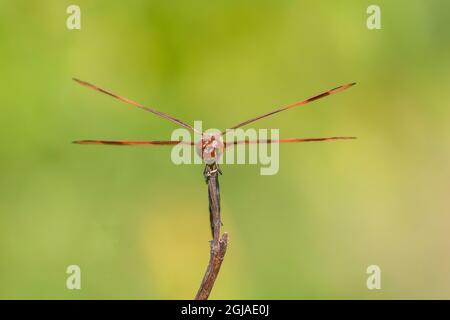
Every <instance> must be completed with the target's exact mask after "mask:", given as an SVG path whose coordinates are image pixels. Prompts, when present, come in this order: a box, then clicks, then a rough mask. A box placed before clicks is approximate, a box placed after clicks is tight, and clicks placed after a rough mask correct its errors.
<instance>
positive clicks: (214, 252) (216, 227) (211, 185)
mask: <svg viewBox="0 0 450 320" xmlns="http://www.w3.org/2000/svg"><path fill="white" fill-rule="evenodd" d="M219 173H220V170H219V168H218V167H217V165H215V164H214V165H207V166H206V169H205V173H204V174H205V177H206V182H207V183H208V198H209V216H210V223H211V232H212V236H213V239H212V240H211V241H210V257H209V263H208V267H207V268H206V272H205V275H204V276H203V280H202V283H201V284H200V288H199V289H198V292H197V295H196V296H195V300H207V299H208V297H209V295H210V293H211V290H212V288H213V286H214V282H215V281H216V278H217V275H218V274H219V270H220V267H221V266H222V261H223V259H224V257H225V253H226V252H227V246H228V234H227V233H226V232H225V233H224V234H223V235H222V237H220V226H221V225H222V223H221V221H220V188H219Z"/></svg>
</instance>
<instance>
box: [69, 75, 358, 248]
mask: <svg viewBox="0 0 450 320" xmlns="http://www.w3.org/2000/svg"><path fill="white" fill-rule="evenodd" d="M73 80H74V81H76V82H77V83H79V84H80V85H82V86H85V87H87V88H90V89H93V90H95V91H98V92H101V93H103V94H106V95H108V96H111V97H113V98H115V99H118V100H120V101H122V102H125V103H127V104H129V105H131V106H134V107H137V108H140V109H142V110H144V111H147V112H150V113H153V114H155V115H157V116H159V117H161V118H164V119H167V120H169V121H171V122H173V123H176V124H177V125H179V126H181V127H184V128H186V129H188V130H191V131H193V132H194V133H197V134H200V135H201V139H200V141H198V142H197V143H195V142H190V141H183V140H150V141H128V140H77V141H73V143H76V144H84V145H87V144H88V145H89V144H90V145H114V146H174V145H178V144H187V145H191V146H195V147H196V150H197V153H198V154H199V156H200V157H201V158H202V159H203V160H204V162H205V169H204V171H203V176H204V178H205V181H206V183H207V185H208V200H209V213H210V227H211V233H212V236H213V241H214V242H217V241H219V237H220V227H221V225H222V222H221V218H220V187H219V175H221V174H222V171H221V169H220V167H219V156H220V155H221V154H222V153H223V151H224V150H225V149H227V148H230V147H233V146H236V145H240V144H255V143H256V144H273V143H300V142H318V141H333V140H348V139H356V137H346V136H337V137H325V138H283V139H257V140H250V139H246V140H239V141H230V142H227V141H225V142H223V136H224V135H225V134H226V133H227V132H228V130H234V129H237V128H241V127H243V126H245V125H248V124H250V123H253V122H255V121H258V120H261V119H263V118H266V117H269V116H272V115H274V114H277V113H280V112H282V111H286V110H289V109H292V108H295V107H299V106H302V105H305V104H308V103H310V102H313V101H316V100H318V99H321V98H324V97H327V96H330V95H332V94H335V93H338V92H341V91H344V90H346V89H348V88H350V87H352V86H354V85H355V84H356V83H354V82H353V83H349V84H345V85H341V86H338V87H336V88H333V89H331V90H328V91H324V92H322V93H319V94H317V95H314V96H312V97H310V98H307V99H304V100H301V101H298V102H295V103H292V104H290V105H287V106H283V107H280V108H277V109H275V110H273V111H270V112H267V113H264V114H262V115H259V116H257V117H253V118H251V119H249V120H246V121H244V122H241V123H239V124H237V125H235V126H232V127H230V128H228V129H226V130H225V131H223V132H221V133H217V134H207V133H203V132H199V130H197V129H196V128H194V127H193V126H191V125H190V124H188V123H187V122H185V121H182V120H180V119H178V118H175V117H173V116H171V115H169V114H167V113H164V112H161V111H158V110H156V109H153V108H150V107H147V106H144V105H142V104H140V103H138V102H136V101H133V100H131V99H128V98H125V97H122V96H119V95H117V94H115V93H112V92H111V91H109V90H106V89H103V88H100V87H98V86H96V85H93V84H91V83H89V82H86V81H83V80H79V79H76V78H73Z"/></svg>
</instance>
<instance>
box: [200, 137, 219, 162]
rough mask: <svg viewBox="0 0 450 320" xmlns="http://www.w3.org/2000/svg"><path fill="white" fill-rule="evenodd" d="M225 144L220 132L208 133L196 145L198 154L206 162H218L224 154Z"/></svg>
mask: <svg viewBox="0 0 450 320" xmlns="http://www.w3.org/2000/svg"><path fill="white" fill-rule="evenodd" d="M223 148H224V144H223V141H222V136H221V135H220V134H206V133H204V134H203V136H202V140H200V141H199V142H198V143H197V145H196V150H197V154H198V155H199V156H200V157H201V158H202V159H203V161H205V163H206V164H212V163H217V162H218V161H219V158H220V157H221V156H222V154H223Z"/></svg>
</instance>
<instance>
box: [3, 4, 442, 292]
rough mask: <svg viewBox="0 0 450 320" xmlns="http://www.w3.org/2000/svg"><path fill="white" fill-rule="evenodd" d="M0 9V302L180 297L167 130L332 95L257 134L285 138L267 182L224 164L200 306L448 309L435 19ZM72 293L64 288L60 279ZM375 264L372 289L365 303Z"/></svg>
mask: <svg viewBox="0 0 450 320" xmlns="http://www.w3.org/2000/svg"><path fill="white" fill-rule="evenodd" d="M73 3H74V2H73V1H50V0H47V1H39V2H37V1H26V0H15V1H11V0H10V1H7V0H1V1H0V16H1V19H0V73H1V77H0V86H1V89H0V98H1V99H0V103H1V107H0V133H1V134H0V139H1V149H0V150H1V157H0V298H3V299H14V298H24V299H32V298H37V299H48V298H56V299H91V298H98V299H108V298H118V299H190V298H193V296H194V295H195V293H196V291H197V288H198V285H199V284H200V281H201V279H202V277H203V273H204V271H205V268H206V265H207V262H208V259H209V246H208V240H209V239H210V230H209V220H208V205H207V203H208V202H207V189H206V185H205V184H204V181H203V177H202V170H203V167H202V166H201V165H182V166H176V165H174V164H173V163H172V162H171V160H170V148H165V147H137V148H133V147H131V148H125V147H123V148H121V147H111V146H78V145H72V144H71V143H70V142H71V141H72V140H75V139H88V138H104V139H105V138H107V139H169V138H170V135H171V132H172V130H174V129H175V128H177V127H176V125H174V124H172V123H170V122H167V121H165V120H164V119H160V118H158V117H156V116H153V115H151V114H149V113H145V112H143V111H141V110H138V109H134V108H131V107H128V106H126V105H125V104H122V103H120V102H118V101H116V100H114V99H111V98H110V97H107V96H104V95H101V94H99V93H96V92H94V91H92V90H88V89H86V88H83V87H81V86H79V85H77V84H76V83H74V82H73V81H71V78H72V77H78V78H81V79H84V80H87V81H90V82H93V83H96V84H98V85H101V86H104V87H106V88H109V89H111V90H113V91H115V92H117V93H119V94H122V95H124V96H127V97H129V98H132V99H136V100H137V101H141V102H143V103H145V104H148V105H150V106H154V107H155V108H158V109H159V110H161V111H164V112H167V113H169V114H173V115H175V116H178V117H180V118H181V119H184V120H186V121H189V122H193V121H194V120H203V121H204V126H205V127H206V128H208V127H214V128H226V127H227V126H231V125H233V124H236V123H239V122H240V121H242V120H245V119H247V118H249V117H253V116H255V115H258V114H260V113H262V112H266V111H270V110H272V109H273V108H275V107H278V106H281V105H285V104H289V103H292V102H294V101H297V100H299V99H302V98H306V97H308V96H311V95H313V94H316V93H319V92H321V91H322V90H327V89H330V88H333V87H335V86H337V85H339V84H343V83H348V82H353V81H356V82H357V83H358V85H357V86H356V87H353V88H352V89H350V90H348V91H345V92H343V93H340V94H338V95H334V96H332V97H328V98H326V99H323V100H320V101H317V102H315V103H314V104H310V105H308V107H305V108H299V109H293V110H290V111H288V112H285V113H281V114H279V115H277V116H273V117H270V118H266V119H264V120H262V121H260V122H257V123H255V125H254V126H253V127H255V128H279V129H280V134H281V136H283V137H320V136H335V135H354V136H357V137H358V138H359V139H358V140H356V141H342V142H330V143H315V144H313V143H311V144H297V145H294V144H289V145H283V146H281V152H280V156H281V158H280V171H279V173H278V174H277V175H274V176H261V175H260V174H259V169H260V166H258V165H225V166H224V167H223V171H224V175H223V176H222V179H221V189H222V190H221V191H222V208H223V211H222V216H223V222H224V228H223V229H224V230H225V231H227V232H228V233H229V235H230V246H229V250H228V253H227V256H226V259H225V262H224V264H223V268H222V270H221V272H220V275H219V278H218V280H217V282H216V285H215V287H214V289H213V292H212V295H211V298H215V299H304V298H310V299H319V298H322V299H331V298H336V299H346V298H357V299H380V298H387V299H393V298H406V299H415V298H438V299H443V298H450V275H449V273H450V215H449V213H450V212H449V211H450V205H449V191H450V186H449V181H450V168H449V162H450V129H449V119H450V118H449V117H450V110H449V98H450V90H449V85H450V42H449V39H450V37H449V36H450V34H449V33H450V32H449V28H448V21H449V19H450V3H449V2H448V1H445V0H441V1H438V0H432V1H419V0H414V1H411V0H397V1H387V0H378V1H376V4H378V5H379V6H380V7H381V10H382V12H381V13H382V16H381V18H382V29H381V30H368V29H367V27H366V19H367V17H368V15H367V13H366V9H367V7H368V6H369V5H370V4H373V2H372V1H339V2H338V1H320V2H318V1H294V0H277V1H267V0H245V1H242V0H226V1H225V0H217V1H200V0H194V1H181V0H176V1H170V2H169V1H162V0H159V1H156V0H153V1H144V0H141V1H138V0H131V1H127V2H119V1H117V2H112V1H106V0H101V1H100V0H97V1H87V0H77V1H76V4H77V5H79V6H80V7H81V24H82V25H81V30H72V31H71V30H68V29H67V28H66V19H67V17H68V14H67V13H66V8H67V7H68V6H69V5H70V4H73ZM71 264H76V265H79V266H80V267H81V272H82V275H81V277H82V279H81V281H82V289H81V290H79V291H77V290H67V289H66V278H67V276H68V275H67V274H66V273H65V271H66V268H67V266H68V265H71ZM372 264H375V265H378V266H380V268H381V271H382V280H381V281H382V282H381V285H382V289H381V290H368V289H367V288H366V279H367V276H368V275H367V274H366V268H367V267H368V266H369V265H372Z"/></svg>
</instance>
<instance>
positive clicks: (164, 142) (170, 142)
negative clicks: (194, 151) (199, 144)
mask: <svg viewBox="0 0 450 320" xmlns="http://www.w3.org/2000/svg"><path fill="white" fill-rule="evenodd" d="M73 143H76V144H106V145H113V146H137V145H158V146H173V145H177V144H186V145H194V143H193V142H187V141H173V140H156V141H128V140H77V141H73Z"/></svg>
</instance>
